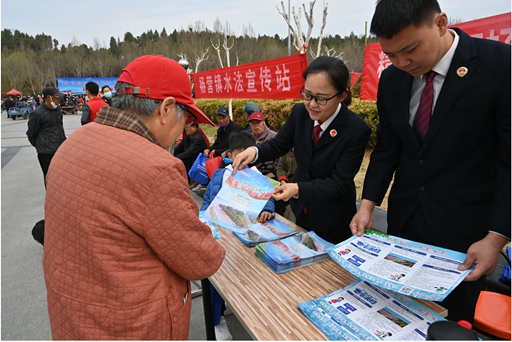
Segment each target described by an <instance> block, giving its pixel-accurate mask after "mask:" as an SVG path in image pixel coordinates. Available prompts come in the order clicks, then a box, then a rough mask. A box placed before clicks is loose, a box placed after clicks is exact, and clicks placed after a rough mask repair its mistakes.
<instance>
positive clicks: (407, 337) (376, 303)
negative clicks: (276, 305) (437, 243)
mask: <svg viewBox="0 0 512 342" xmlns="http://www.w3.org/2000/svg"><path fill="white" fill-rule="evenodd" d="M298 308H299V310H300V311H301V312H302V313H303V314H304V315H305V316H306V317H307V318H308V319H309V320H310V321H311V322H312V323H313V324H315V325H316V326H317V327H318V329H320V330H321V331H322V332H323V333H324V334H325V336H326V337H327V338H328V339H329V340H346V341H349V340H366V341H382V340H391V341H420V340H425V339H426V336H427V329H428V327H429V326H430V324H432V323H434V322H436V321H439V320H445V319H444V318H443V317H441V316H439V315H438V314H436V313H435V312H433V311H431V310H429V309H428V308H426V307H424V306H422V305H421V304H419V303H418V302H416V301H414V300H413V299H412V298H410V297H408V296H405V295H402V294H399V293H396V292H394V291H391V290H385V289H382V288H379V287H377V286H374V285H372V284H370V283H367V282H364V281H362V280H361V279H359V280H356V281H355V282H354V283H352V284H350V285H349V286H347V287H346V288H345V289H340V290H337V291H335V292H333V293H331V294H328V295H326V296H323V297H320V298H316V299H313V300H310V301H307V302H303V303H299V304H298Z"/></svg>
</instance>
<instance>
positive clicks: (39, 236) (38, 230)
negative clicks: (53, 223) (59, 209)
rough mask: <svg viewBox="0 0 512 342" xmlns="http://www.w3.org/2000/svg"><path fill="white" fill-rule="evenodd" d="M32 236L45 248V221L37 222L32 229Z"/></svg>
mask: <svg viewBox="0 0 512 342" xmlns="http://www.w3.org/2000/svg"><path fill="white" fill-rule="evenodd" d="M32 236H33V237H34V240H36V241H37V242H39V243H40V244H41V245H43V246H44V220H41V221H39V222H37V223H36V225H35V226H34V228H32Z"/></svg>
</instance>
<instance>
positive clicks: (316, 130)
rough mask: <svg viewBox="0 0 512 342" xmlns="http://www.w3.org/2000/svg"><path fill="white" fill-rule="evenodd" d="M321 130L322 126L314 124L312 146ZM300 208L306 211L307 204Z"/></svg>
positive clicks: (318, 137)
mask: <svg viewBox="0 0 512 342" xmlns="http://www.w3.org/2000/svg"><path fill="white" fill-rule="evenodd" d="M321 131H322V128H321V127H320V125H316V126H315V128H314V129H313V146H315V145H316V143H317V142H318V139H320V132H321ZM302 210H303V211H304V212H305V213H306V214H307V213H308V208H307V206H306V205H305V204H304V206H303V207H302Z"/></svg>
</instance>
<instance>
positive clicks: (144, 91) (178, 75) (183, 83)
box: [117, 55, 215, 126]
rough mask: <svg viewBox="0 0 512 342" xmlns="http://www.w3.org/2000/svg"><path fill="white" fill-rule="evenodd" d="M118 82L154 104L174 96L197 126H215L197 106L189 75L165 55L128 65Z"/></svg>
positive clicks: (137, 60) (146, 57) (127, 90)
mask: <svg viewBox="0 0 512 342" xmlns="http://www.w3.org/2000/svg"><path fill="white" fill-rule="evenodd" d="M117 82H124V83H128V84H131V85H132V86H133V87H132V88H127V89H126V94H132V95H133V96H137V97H143V98H148V99H153V100H164V99H165V98H167V97H169V96H172V97H174V98H175V99H176V102H178V103H180V104H182V105H185V106H186V107H187V108H188V110H189V111H190V113H191V114H193V115H194V116H195V117H196V118H197V120H196V122H197V123H207V124H210V125H212V126H215V124H214V123H213V122H212V121H211V120H210V118H208V117H207V116H206V115H205V114H204V113H203V112H202V111H201V110H200V109H199V108H198V107H197V106H196V105H195V104H194V98H193V97H192V91H191V89H190V88H191V87H190V79H189V76H188V75H187V72H186V71H185V69H183V67H182V66H181V65H179V63H178V62H176V61H175V60H172V59H170V58H166V57H164V56H162V55H158V56H151V55H146V56H141V57H139V58H136V59H135V60H133V61H132V62H131V63H130V64H128V65H127V66H126V67H125V68H124V69H123V71H121V75H119V78H118V79H117Z"/></svg>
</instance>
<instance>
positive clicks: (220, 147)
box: [210, 121, 242, 157]
mask: <svg viewBox="0 0 512 342" xmlns="http://www.w3.org/2000/svg"><path fill="white" fill-rule="evenodd" d="M241 131H242V127H240V126H239V125H238V124H237V123H235V122H233V121H229V124H228V125H227V126H226V127H219V129H218V130H217V139H215V142H214V143H213V145H212V146H211V147H210V150H215V157H217V156H220V155H221V154H222V152H224V151H226V150H227V149H229V135H230V134H231V133H233V132H241Z"/></svg>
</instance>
